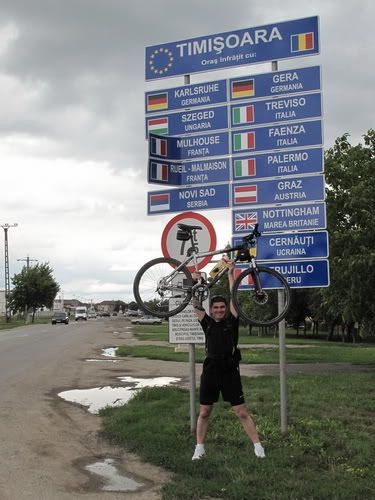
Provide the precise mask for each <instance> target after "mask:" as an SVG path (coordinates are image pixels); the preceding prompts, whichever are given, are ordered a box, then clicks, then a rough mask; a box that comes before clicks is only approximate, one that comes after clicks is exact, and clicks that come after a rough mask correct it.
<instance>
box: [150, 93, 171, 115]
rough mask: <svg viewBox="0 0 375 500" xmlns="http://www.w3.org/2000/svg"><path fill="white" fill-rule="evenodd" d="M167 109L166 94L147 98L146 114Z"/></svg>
mask: <svg viewBox="0 0 375 500" xmlns="http://www.w3.org/2000/svg"><path fill="white" fill-rule="evenodd" d="M161 109H168V94H167V92H166V93H163V94H151V95H148V96H147V112H149V111H159V110H161Z"/></svg>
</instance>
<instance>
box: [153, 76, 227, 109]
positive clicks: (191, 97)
mask: <svg viewBox="0 0 375 500" xmlns="http://www.w3.org/2000/svg"><path fill="white" fill-rule="evenodd" d="M225 102H227V81H226V80H216V81H213V82H207V83H193V84H192V85H183V86H181V87H174V88H170V89H164V90H154V91H152V92H146V94H145V112H146V114H149V113H160V112H161V111H174V110H176V109H184V108H194V107H196V106H207V105H212V104H221V103H225Z"/></svg>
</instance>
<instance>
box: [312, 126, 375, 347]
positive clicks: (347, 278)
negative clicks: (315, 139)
mask: <svg viewBox="0 0 375 500" xmlns="http://www.w3.org/2000/svg"><path fill="white" fill-rule="evenodd" d="M363 137H364V145H363V144H358V145H357V146H351V144H350V143H349V141H348V134H344V135H343V136H342V137H339V138H337V139H336V141H335V144H334V146H333V147H332V148H330V149H329V150H328V151H327V152H326V158H325V174H326V180H327V184H328V188H327V210H328V212H327V213H328V228H329V236H330V271H331V272H330V274H331V286H330V287H328V288H326V289H323V290H321V292H320V293H321V296H322V306H323V307H324V309H325V310H326V313H327V314H328V315H329V316H331V317H333V318H336V320H335V321H336V323H339V324H342V325H343V328H344V330H345V331H344V334H345V339H346V340H354V337H353V333H354V325H355V323H356V322H358V324H362V325H368V327H371V328H373V325H374V319H375V303H374V300H373V296H374V289H375V251H374V248H375V217H374V214H375V197H374V193H375V131H374V130H372V129H371V130H369V131H368V132H367V134H365V135H364V136H363Z"/></svg>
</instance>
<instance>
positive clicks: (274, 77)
mask: <svg viewBox="0 0 375 500" xmlns="http://www.w3.org/2000/svg"><path fill="white" fill-rule="evenodd" d="M320 88H321V83H320V66H311V67H310V68H299V69H289V70H284V71H274V72H272V73H264V74H261V75H250V76H241V77H237V78H231V79H230V80H229V98H230V100H231V101H249V100H253V99H258V98H259V97H271V96H276V95H280V94H297V93H299V92H311V91H313V90H320Z"/></svg>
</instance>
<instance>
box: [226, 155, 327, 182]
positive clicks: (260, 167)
mask: <svg viewBox="0 0 375 500" xmlns="http://www.w3.org/2000/svg"><path fill="white" fill-rule="evenodd" d="M323 167H324V162H323V148H310V149H295V150H288V151H284V152H274V153H273V152H271V153H259V154H255V155H247V156H241V157H240V158H232V171H233V180H234V181H239V180H244V179H257V178H264V177H278V176H289V175H304V174H314V173H320V172H323Z"/></svg>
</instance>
